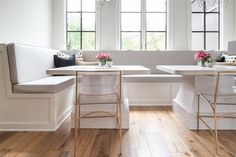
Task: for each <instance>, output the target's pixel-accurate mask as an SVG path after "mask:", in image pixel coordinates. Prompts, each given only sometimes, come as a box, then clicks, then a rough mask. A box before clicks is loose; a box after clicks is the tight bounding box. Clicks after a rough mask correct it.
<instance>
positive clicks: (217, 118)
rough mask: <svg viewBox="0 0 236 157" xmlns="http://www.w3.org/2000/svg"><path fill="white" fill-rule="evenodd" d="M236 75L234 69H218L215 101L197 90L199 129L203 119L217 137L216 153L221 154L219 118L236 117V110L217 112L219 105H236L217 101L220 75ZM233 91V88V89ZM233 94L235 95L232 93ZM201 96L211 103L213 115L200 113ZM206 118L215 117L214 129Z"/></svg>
mask: <svg viewBox="0 0 236 157" xmlns="http://www.w3.org/2000/svg"><path fill="white" fill-rule="evenodd" d="M221 75H222V76H235V75H236V72H235V71H234V72H232V71H218V72H216V84H215V90H214V93H213V94H214V95H212V96H213V101H211V100H209V99H207V97H206V96H205V94H203V93H201V92H197V130H199V121H201V122H202V123H203V124H204V125H205V126H206V127H207V128H209V130H210V132H211V133H212V134H213V135H214V137H215V147H216V154H219V150H218V147H219V142H218V126H217V120H219V119H222V118H236V112H229V113H225V114H217V105H228V106H231V105H236V102H235V103H227V102H225V103H219V102H217V97H218V92H219V84H220V76H221ZM232 91H233V89H232ZM232 95H235V94H233V93H232ZM232 95H225V96H232ZM200 98H202V99H203V100H204V101H205V102H206V103H207V104H209V105H210V107H211V109H212V112H213V115H200ZM204 118H213V119H214V128H213V129H212V128H211V127H210V126H209V125H208V124H207V122H206V121H205V120H204Z"/></svg>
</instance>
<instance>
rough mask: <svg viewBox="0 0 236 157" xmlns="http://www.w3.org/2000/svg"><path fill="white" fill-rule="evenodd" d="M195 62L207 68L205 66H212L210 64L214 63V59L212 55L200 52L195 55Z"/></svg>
mask: <svg viewBox="0 0 236 157" xmlns="http://www.w3.org/2000/svg"><path fill="white" fill-rule="evenodd" d="M194 60H195V61H198V65H199V66H205V65H207V66H208V65H211V66H212V64H208V63H213V62H214V59H213V58H212V57H211V54H210V53H209V52H207V51H203V50H201V51H198V52H197V53H195V54H194Z"/></svg>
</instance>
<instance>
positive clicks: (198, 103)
mask: <svg viewBox="0 0 236 157" xmlns="http://www.w3.org/2000/svg"><path fill="white" fill-rule="evenodd" d="M199 113H200V95H199V94H198V95H197V130H199V118H200V116H199V115H200V114H199Z"/></svg>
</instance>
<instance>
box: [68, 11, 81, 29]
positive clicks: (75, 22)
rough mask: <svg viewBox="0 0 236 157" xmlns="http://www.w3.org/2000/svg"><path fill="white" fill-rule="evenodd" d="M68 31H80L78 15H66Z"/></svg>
mask: <svg viewBox="0 0 236 157" xmlns="http://www.w3.org/2000/svg"><path fill="white" fill-rule="evenodd" d="M67 18H68V19H67V20H68V30H69V31H80V13H68V14H67Z"/></svg>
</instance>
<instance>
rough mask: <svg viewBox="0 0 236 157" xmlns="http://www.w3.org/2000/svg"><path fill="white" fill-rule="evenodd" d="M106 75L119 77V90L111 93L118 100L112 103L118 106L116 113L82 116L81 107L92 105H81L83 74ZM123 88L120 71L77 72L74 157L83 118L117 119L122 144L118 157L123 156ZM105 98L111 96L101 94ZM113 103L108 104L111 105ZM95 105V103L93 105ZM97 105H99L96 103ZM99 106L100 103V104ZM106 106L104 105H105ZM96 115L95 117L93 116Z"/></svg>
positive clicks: (91, 113)
mask: <svg viewBox="0 0 236 157" xmlns="http://www.w3.org/2000/svg"><path fill="white" fill-rule="evenodd" d="M87 72H88V73H104V74H106V73H107V74H109V73H116V74H117V75H119V80H118V81H119V89H118V92H117V93H110V95H113V96H114V95H116V98H117V99H116V100H117V101H114V102H112V103H114V104H116V107H115V108H116V111H115V113H112V112H107V111H93V112H88V113H86V114H84V115H81V112H80V111H81V110H80V109H81V108H80V105H91V104H90V103H86V104H81V103H80V97H81V95H82V94H81V93H79V78H80V74H81V73H87ZM121 87H122V71H120V70H104V71H102V70H100V71H86V72H85V71H76V100H75V121H74V123H75V138H74V157H76V144H77V136H78V128H79V129H80V120H81V119H82V118H108V117H114V118H116V129H119V143H120V152H119V154H118V157H121V156H122V128H121V127H122V114H121V113H122V111H121ZM101 95H103V96H109V94H101ZM101 95H96V96H101ZM87 96H95V95H94V94H92V95H87ZM110 103H111V102H108V104H110ZM92 104H93V105H94V103H92ZM96 104H97V103H96ZM98 104H99V103H98ZM103 104H104V103H103ZM97 113H102V114H107V115H106V116H105V115H104V116H103V115H99V116H98V115H94V114H97ZM93 115H94V116H93Z"/></svg>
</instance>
